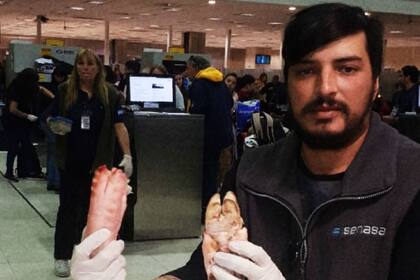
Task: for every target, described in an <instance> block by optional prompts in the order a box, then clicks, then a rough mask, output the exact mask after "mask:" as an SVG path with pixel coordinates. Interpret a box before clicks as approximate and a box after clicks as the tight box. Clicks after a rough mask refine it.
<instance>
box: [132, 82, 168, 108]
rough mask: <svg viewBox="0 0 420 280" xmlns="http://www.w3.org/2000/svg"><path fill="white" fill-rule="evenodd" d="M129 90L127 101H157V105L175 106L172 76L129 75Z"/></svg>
mask: <svg viewBox="0 0 420 280" xmlns="http://www.w3.org/2000/svg"><path fill="white" fill-rule="evenodd" d="M129 91H130V95H129V103H147V104H149V103H157V104H158V105H159V106H158V107H162V106H161V105H164V106H165V107H168V106H171V105H173V106H174V107H175V83H174V79H173V77H172V76H167V75H162V76H161V75H147V74H142V75H135V76H130V81H129Z"/></svg>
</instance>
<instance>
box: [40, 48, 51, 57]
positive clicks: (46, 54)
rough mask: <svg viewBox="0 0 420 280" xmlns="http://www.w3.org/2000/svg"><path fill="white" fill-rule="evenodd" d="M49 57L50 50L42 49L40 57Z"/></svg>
mask: <svg viewBox="0 0 420 280" xmlns="http://www.w3.org/2000/svg"><path fill="white" fill-rule="evenodd" d="M44 55H45V56H51V49H50V48H42V49H41V56H44Z"/></svg>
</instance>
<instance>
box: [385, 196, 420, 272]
mask: <svg viewBox="0 0 420 280" xmlns="http://www.w3.org/2000/svg"><path fill="white" fill-rule="evenodd" d="M419 264H420V195H419V194H418V195H417V197H416V198H415V199H414V201H413V204H412V206H411V208H410V210H409V211H408V213H407V215H406V216H405V218H404V220H403V222H402V223H401V225H400V227H399V228H398V232H397V237H396V239H395V244H394V250H393V253H392V261H391V269H390V274H389V278H388V280H397V279H398V280H406V279H407V280H408V279H419V277H420V265H419Z"/></svg>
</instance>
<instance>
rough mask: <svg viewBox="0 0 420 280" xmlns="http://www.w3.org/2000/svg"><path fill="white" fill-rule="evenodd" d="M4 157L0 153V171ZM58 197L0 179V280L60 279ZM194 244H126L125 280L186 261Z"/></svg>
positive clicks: (35, 183) (144, 279)
mask: <svg viewBox="0 0 420 280" xmlns="http://www.w3.org/2000/svg"><path fill="white" fill-rule="evenodd" d="M5 156H6V154H5V153H4V152H0V170H1V171H3V170H4V166H5V164H4V161H5ZM57 206H58V195H57V194H55V193H53V192H47V190H46V182H45V181H42V180H31V179H25V180H21V181H20V182H19V183H17V184H14V185H12V184H10V182H8V181H7V180H5V179H4V177H2V176H0V280H50V279H62V278H58V277H55V276H54V274H53V256H52V255H53V237H54V228H53V227H51V226H50V225H54V223H55V214H56V211H57ZM199 242H200V240H199V239H181V240H165V241H147V242H130V243H126V249H125V250H124V255H125V256H126V260H127V272H128V276H127V279H128V280H149V279H153V278H154V277H156V276H158V275H160V274H162V273H164V272H166V271H169V270H171V269H174V268H177V267H179V266H181V265H182V264H184V263H185V262H186V260H188V258H189V255H190V254H191V252H192V251H193V250H194V248H195V247H196V246H197V244H198V243H199Z"/></svg>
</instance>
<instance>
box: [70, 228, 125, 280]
mask: <svg viewBox="0 0 420 280" xmlns="http://www.w3.org/2000/svg"><path fill="white" fill-rule="evenodd" d="M110 236H111V232H110V231H109V230H108V229H105V228H103V229H100V230H98V231H95V232H94V233H92V234H91V235H90V236H88V237H87V238H86V239H85V240H83V241H82V243H80V244H79V245H77V246H75V247H74V250H73V257H72V258H71V277H72V279H74V280H124V279H125V277H126V275H127V272H126V271H125V258H124V257H123V256H122V255H121V252H122V251H123V249H124V242H123V241H121V240H118V241H115V240H114V241H112V242H111V243H109V244H108V245H107V246H106V247H104V248H103V249H102V250H101V251H99V253H98V254H97V255H95V257H93V258H91V257H90V255H91V254H92V252H93V251H94V250H95V249H97V248H99V246H100V245H101V244H102V243H104V242H105V241H106V240H108V238H109V237H110Z"/></svg>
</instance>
